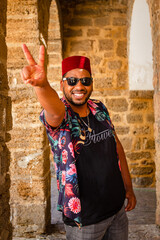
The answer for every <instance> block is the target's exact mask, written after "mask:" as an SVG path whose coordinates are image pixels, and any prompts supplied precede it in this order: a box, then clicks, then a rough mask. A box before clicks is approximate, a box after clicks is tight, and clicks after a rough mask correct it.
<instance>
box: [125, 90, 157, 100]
mask: <svg viewBox="0 0 160 240" xmlns="http://www.w3.org/2000/svg"><path fill="white" fill-rule="evenodd" d="M153 93H154V92H153V91H129V98H130V99H153Z"/></svg>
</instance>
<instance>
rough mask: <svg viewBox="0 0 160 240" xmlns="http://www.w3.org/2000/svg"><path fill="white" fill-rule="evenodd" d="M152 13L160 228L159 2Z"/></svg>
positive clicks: (153, 2) (159, 217) (155, 0)
mask: <svg viewBox="0 0 160 240" xmlns="http://www.w3.org/2000/svg"><path fill="white" fill-rule="evenodd" d="M148 2H149V5H150V8H151V11H152V12H151V13H152V33H153V60H154V79H153V85H154V115H155V123H154V129H155V132H154V133H155V148H156V156H155V163H156V196H157V209H156V223H157V225H159V226H160V36H159V31H157V29H160V2H159V0H150V1H148Z"/></svg>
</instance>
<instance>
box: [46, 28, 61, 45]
mask: <svg viewBox="0 0 160 240" xmlns="http://www.w3.org/2000/svg"><path fill="white" fill-rule="evenodd" d="M60 39H61V32H60V28H59V27H58V28H54V31H53V30H50V31H48V41H51V42H52V41H55V40H60Z"/></svg>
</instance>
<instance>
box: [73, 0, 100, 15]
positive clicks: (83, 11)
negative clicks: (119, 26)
mask: <svg viewBox="0 0 160 240" xmlns="http://www.w3.org/2000/svg"><path fill="white" fill-rule="evenodd" d="M86 4H87V3H85V8H84V7H82V8H76V9H75V16H78V15H79V16H81V17H82V16H90V17H97V16H101V14H102V11H101V9H99V8H95V7H91V6H90V5H89V7H87V5H86Z"/></svg>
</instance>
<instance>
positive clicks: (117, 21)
mask: <svg viewBox="0 0 160 240" xmlns="http://www.w3.org/2000/svg"><path fill="white" fill-rule="evenodd" d="M126 24H127V22H126V18H119V17H115V18H113V26H125V25H126Z"/></svg>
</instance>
